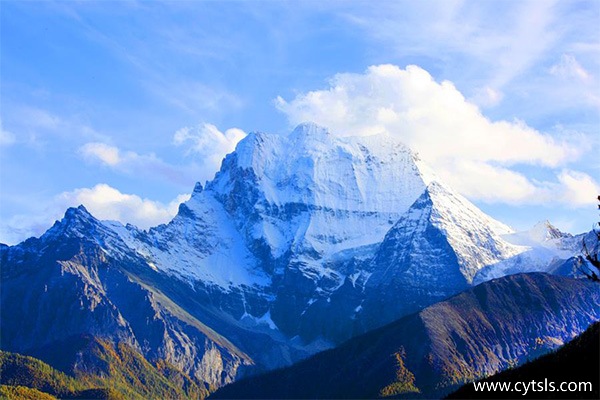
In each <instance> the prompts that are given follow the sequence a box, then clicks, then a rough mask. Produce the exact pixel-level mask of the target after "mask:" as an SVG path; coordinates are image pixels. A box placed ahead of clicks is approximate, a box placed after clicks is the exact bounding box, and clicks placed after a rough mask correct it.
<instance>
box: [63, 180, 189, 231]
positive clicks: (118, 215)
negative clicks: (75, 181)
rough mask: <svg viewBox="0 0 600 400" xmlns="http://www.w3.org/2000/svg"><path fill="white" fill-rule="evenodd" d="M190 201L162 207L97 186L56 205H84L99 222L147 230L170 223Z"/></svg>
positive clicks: (178, 200)
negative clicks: (106, 221)
mask: <svg viewBox="0 0 600 400" xmlns="http://www.w3.org/2000/svg"><path fill="white" fill-rule="evenodd" d="M189 198H190V196H189V195H183V194H182V195H178V196H177V197H176V198H175V199H173V200H172V201H171V202H169V203H168V204H163V203H161V202H158V201H154V200H149V199H143V198H141V197H139V196H137V195H135V194H125V193H121V192H120V191H119V190H117V189H115V188H113V187H111V186H109V185H106V184H98V185H96V186H94V187H92V188H82V189H75V190H73V191H71V192H64V193H61V194H60V195H58V196H57V198H56V203H57V204H59V205H60V206H61V209H64V208H67V207H73V206H77V205H79V204H83V205H84V206H85V207H86V208H87V209H88V211H89V212H90V213H91V214H92V215H93V216H95V217H96V218H98V219H101V220H116V221H120V222H122V223H131V224H133V225H136V226H138V227H140V228H143V229H147V228H150V227H152V226H156V225H159V224H162V223H166V222H168V221H169V220H170V219H172V218H173V217H174V216H175V214H176V213H177V210H178V207H179V204H180V203H181V202H183V201H186V200H188V199H189Z"/></svg>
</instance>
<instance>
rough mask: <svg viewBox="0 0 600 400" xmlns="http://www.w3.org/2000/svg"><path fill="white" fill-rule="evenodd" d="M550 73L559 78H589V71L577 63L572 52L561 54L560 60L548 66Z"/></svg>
mask: <svg viewBox="0 0 600 400" xmlns="http://www.w3.org/2000/svg"><path fill="white" fill-rule="evenodd" d="M550 73H551V74H552V75H555V76H558V77H560V78H567V79H568V78H576V79H579V80H582V81H588V80H590V78H591V76H590V73H589V72H588V71H586V70H585V68H583V67H582V66H581V64H579V62H578V61H577V59H576V58H575V56H573V55H572V54H563V55H562V56H561V57H560V61H559V62H558V63H556V64H554V65H553V66H552V67H550Z"/></svg>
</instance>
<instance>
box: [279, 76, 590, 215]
mask: <svg viewBox="0 0 600 400" xmlns="http://www.w3.org/2000/svg"><path fill="white" fill-rule="evenodd" d="M277 106H278V108H279V109H280V110H281V111H282V112H284V113H285V114H286V115H287V116H288V118H289V120H290V122H291V123H292V124H296V123H300V122H303V121H307V120H310V121H314V122H316V123H319V124H322V125H324V126H327V127H329V128H330V129H331V130H332V132H333V133H334V134H337V135H341V136H355V135H359V136H360V135H371V134H376V133H382V132H387V133H389V134H391V135H394V136H396V137H398V138H400V139H401V140H402V141H404V142H405V143H406V144H408V145H409V146H410V147H412V148H413V149H415V150H417V151H418V152H419V153H420V154H421V156H422V157H423V159H425V160H426V161H427V162H428V163H430V164H431V165H433V167H434V168H435V169H436V171H438V173H439V175H441V176H442V177H443V178H444V179H445V180H446V181H447V182H449V183H451V184H452V185H453V186H454V187H456V188H457V189H458V190H459V191H461V192H462V193H464V194H465V195H467V196H469V197H471V198H473V199H477V200H483V201H487V202H506V203H512V204H539V203H549V202H555V201H557V200H558V201H563V202H565V203H568V204H570V205H576V206H580V205H584V204H590V203H593V200H594V195H593V191H594V190H598V188H599V185H598V184H597V183H596V182H595V181H594V180H593V179H592V178H591V177H589V176H587V175H585V174H583V173H579V172H574V171H571V172H569V173H564V172H560V171H559V172H557V174H559V173H560V175H557V178H556V180H555V181H549V182H537V181H533V180H531V179H529V178H527V177H526V176H525V175H523V174H522V173H519V172H518V166H520V165H529V166H534V167H543V168H545V169H552V170H554V169H556V168H562V167H564V166H566V165H568V164H569V163H571V162H573V161H575V160H576V159H577V158H578V157H579V156H580V155H581V154H582V153H584V152H586V151H587V150H588V149H587V148H585V147H586V146H585V145H584V144H583V143H579V142H574V141H573V142H572V141H567V140H557V139H555V138H553V137H552V136H550V135H548V134H545V133H543V132H540V131H537V130H535V129H533V128H531V127H529V126H527V125H526V124H525V123H524V122H521V121H512V122H510V121H496V122H493V121H490V120H489V119H488V118H486V117H485V116H484V115H483V114H482V113H481V112H480V110H479V108H478V107H477V106H476V105H474V104H472V103H470V102H469V101H468V100H466V99H465V97H464V96H463V95H462V94H461V93H460V92H459V91H458V90H457V89H456V88H455V87H454V85H453V84H452V83H451V82H449V81H444V82H441V83H438V82H436V81H435V80H434V79H433V78H432V76H431V75H430V74H429V73H427V71H425V70H423V69H422V68H419V67H417V66H409V67H407V68H406V69H401V68H399V67H396V66H393V65H379V66H373V67H370V68H369V69H368V70H367V71H366V72H365V73H364V74H338V75H336V76H335V77H334V78H333V79H332V80H331V82H330V86H329V87H328V88H326V89H323V90H315V91H311V92H308V93H304V94H299V95H298V96H297V97H296V98H294V99H293V100H291V101H286V100H284V99H282V98H281V97H280V98H278V99H277ZM577 190H578V191H580V192H584V193H581V194H577V195H575V194H573V193H572V192H573V191H577ZM552 192H555V193H562V194H561V195H559V196H555V195H553V194H552ZM585 198H587V199H588V200H587V201H584V199H585Z"/></svg>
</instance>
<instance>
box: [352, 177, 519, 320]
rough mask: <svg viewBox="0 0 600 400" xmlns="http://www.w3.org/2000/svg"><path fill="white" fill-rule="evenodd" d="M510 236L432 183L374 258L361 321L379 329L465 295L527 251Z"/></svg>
mask: <svg viewBox="0 0 600 400" xmlns="http://www.w3.org/2000/svg"><path fill="white" fill-rule="evenodd" d="M510 232H511V229H510V228H508V227H507V226H505V225H503V224H501V223H499V222H498V221H495V220H493V219H491V218H490V217H488V216H487V215H485V214H484V213H482V212H481V211H480V210H479V209H477V208H476V207H475V206H473V204H472V203H470V202H469V201H468V200H466V199H465V198H464V197H462V196H460V195H458V194H456V193H454V192H453V191H452V190H451V189H449V188H447V187H445V186H443V185H442V184H439V183H437V182H432V183H431V184H429V185H428V186H427V188H426V190H425V191H424V192H423V194H422V195H421V196H420V197H419V198H418V199H417V200H416V201H415V203H414V204H413V205H412V206H411V207H410V209H409V210H408V211H407V212H406V213H405V214H404V215H402V217H401V218H400V219H399V220H398V221H397V222H396V224H395V225H394V226H393V227H392V229H390V230H389V231H388V233H387V234H386V236H385V238H384V240H383V242H382V243H381V245H380V246H379V249H378V250H377V252H376V253H375V256H374V258H373V261H372V267H371V268H372V275H371V276H370V278H369V279H368V281H367V282H366V288H365V291H366V292H367V293H369V294H370V296H369V295H368V296H367V297H366V298H365V301H364V303H363V304H362V305H361V313H360V316H361V317H362V316H364V319H365V320H366V321H367V322H366V325H367V326H373V325H377V326H380V325H383V324H384V323H387V322H391V321H393V320H394V319H397V317H398V316H399V315H406V314H408V313H411V312H415V311H418V310H420V309H422V308H423V307H425V306H427V305H429V304H433V303H435V302H437V301H440V300H443V299H445V298H447V297H449V296H451V295H453V294H456V293H458V292H460V291H462V290H464V289H466V288H467V287H469V286H470V285H471V284H472V282H473V278H474V277H475V275H476V274H477V272H478V271H479V270H480V269H481V268H483V267H485V266H487V265H492V264H495V263H498V262H499V261H501V260H504V259H507V258H510V257H513V256H515V255H516V254H519V252H520V251H523V249H522V248H520V247H517V246H513V245H510V244H509V243H507V242H505V241H504V240H503V239H502V238H501V235H502V234H506V233H510Z"/></svg>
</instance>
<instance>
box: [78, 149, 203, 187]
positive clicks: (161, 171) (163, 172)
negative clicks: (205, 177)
mask: <svg viewBox="0 0 600 400" xmlns="http://www.w3.org/2000/svg"><path fill="white" fill-rule="evenodd" d="M79 154H80V155H81V156H82V157H83V159H84V160H86V161H88V162H100V163H101V164H102V165H104V166H106V167H109V168H111V169H114V170H117V171H120V172H123V173H125V174H130V175H131V174H135V175H138V176H147V177H149V178H151V179H154V178H156V177H160V178H162V179H165V180H167V181H169V182H175V183H178V184H181V185H186V186H187V185H192V184H193V183H194V182H196V176H195V173H196V172H195V171H193V169H194V168H192V167H187V166H185V167H182V166H174V165H170V164H168V163H166V162H165V161H163V160H161V159H160V158H158V157H157V156H156V155H154V154H152V153H151V154H138V153H136V152H134V151H123V150H121V149H119V148H118V147H115V146H111V145H108V144H106V143H102V142H90V143H86V144H84V145H83V146H81V147H80V148H79ZM192 175H193V176H192Z"/></svg>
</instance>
